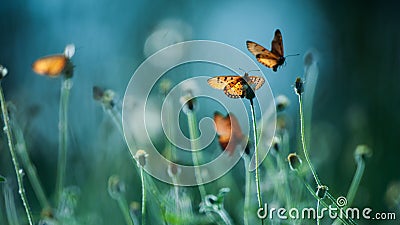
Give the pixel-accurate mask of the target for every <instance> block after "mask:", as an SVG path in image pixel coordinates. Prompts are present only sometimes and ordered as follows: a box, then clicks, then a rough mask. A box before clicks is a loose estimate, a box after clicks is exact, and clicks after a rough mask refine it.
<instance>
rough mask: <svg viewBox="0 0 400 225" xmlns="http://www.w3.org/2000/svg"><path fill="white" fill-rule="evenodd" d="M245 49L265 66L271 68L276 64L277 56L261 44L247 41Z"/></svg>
mask: <svg viewBox="0 0 400 225" xmlns="http://www.w3.org/2000/svg"><path fill="white" fill-rule="evenodd" d="M246 44H247V49H248V50H249V51H250V52H251V53H252V54H253V55H255V56H256V58H257V61H259V62H260V63H261V64H263V65H264V66H266V67H269V68H273V67H275V66H276V65H277V64H278V61H279V56H278V55H276V54H275V53H273V52H270V51H269V50H267V49H266V48H264V47H263V46H261V45H259V44H257V43H255V42H252V41H247V42H246Z"/></svg>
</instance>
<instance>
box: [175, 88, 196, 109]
mask: <svg viewBox="0 0 400 225" xmlns="http://www.w3.org/2000/svg"><path fill="white" fill-rule="evenodd" d="M179 101H180V102H181V104H182V105H183V107H182V110H183V112H184V113H185V114H188V113H189V112H192V111H194V110H195V108H196V98H195V97H193V94H192V92H191V91H188V92H187V94H186V95H184V96H182V97H181V98H180V99H179Z"/></svg>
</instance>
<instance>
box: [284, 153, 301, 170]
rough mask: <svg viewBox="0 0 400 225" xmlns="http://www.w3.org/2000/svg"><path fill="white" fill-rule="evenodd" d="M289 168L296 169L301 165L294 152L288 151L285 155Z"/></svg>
mask: <svg viewBox="0 0 400 225" xmlns="http://www.w3.org/2000/svg"><path fill="white" fill-rule="evenodd" d="M287 159H288V162H289V166H290V169H291V170H293V171H298V170H299V168H300V166H301V163H302V161H301V159H300V157H299V156H298V155H297V154H296V153H290V154H289V155H288V157H287Z"/></svg>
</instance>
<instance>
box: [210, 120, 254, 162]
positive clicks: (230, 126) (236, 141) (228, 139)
mask: <svg viewBox="0 0 400 225" xmlns="http://www.w3.org/2000/svg"><path fill="white" fill-rule="evenodd" d="M214 122H215V130H216V131H217V134H218V142H219V145H220V146H221V148H222V149H223V150H224V151H226V152H228V153H229V155H230V156H231V155H232V154H233V153H234V152H235V149H236V146H237V145H242V144H243V141H244V140H245V139H244V135H243V133H242V130H241V129H240V125H239V122H238V120H237V119H236V117H235V116H234V115H233V114H232V113H229V114H228V115H227V116H223V115H222V114H221V113H219V112H215V113H214ZM245 152H246V153H247V154H248V153H249V149H248V148H247V146H246V149H245Z"/></svg>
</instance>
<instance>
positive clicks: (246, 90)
mask: <svg viewBox="0 0 400 225" xmlns="http://www.w3.org/2000/svg"><path fill="white" fill-rule="evenodd" d="M207 82H208V84H209V85H210V86H211V87H213V88H215V89H219V90H224V93H225V94H226V95H227V96H228V97H230V98H248V99H253V98H254V96H255V95H254V91H255V90H257V89H259V88H260V87H261V86H262V85H263V84H264V82H265V80H264V78H263V77H259V76H249V74H248V73H245V74H244V76H243V77H242V76H216V77H213V78H210V79H208V80H207Z"/></svg>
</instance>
